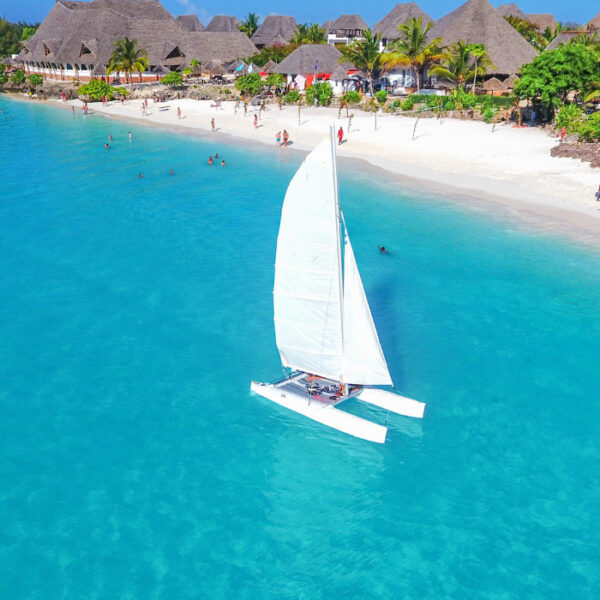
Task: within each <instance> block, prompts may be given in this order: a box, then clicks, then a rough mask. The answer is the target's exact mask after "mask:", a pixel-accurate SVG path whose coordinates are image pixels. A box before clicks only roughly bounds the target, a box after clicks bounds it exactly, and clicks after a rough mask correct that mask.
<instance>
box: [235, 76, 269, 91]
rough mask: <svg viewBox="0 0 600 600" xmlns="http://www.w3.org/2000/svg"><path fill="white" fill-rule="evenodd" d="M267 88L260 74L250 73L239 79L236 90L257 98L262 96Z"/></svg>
mask: <svg viewBox="0 0 600 600" xmlns="http://www.w3.org/2000/svg"><path fill="white" fill-rule="evenodd" d="M264 86H265V82H264V81H263V80H262V79H261V78H260V74H259V73H248V75H242V76H241V77H238V79H237V81H236V82H235V87H236V89H237V90H238V91H239V92H240V93H242V94H250V95H251V96H256V95H257V94H260V92H261V90H262V89H263V87H264Z"/></svg>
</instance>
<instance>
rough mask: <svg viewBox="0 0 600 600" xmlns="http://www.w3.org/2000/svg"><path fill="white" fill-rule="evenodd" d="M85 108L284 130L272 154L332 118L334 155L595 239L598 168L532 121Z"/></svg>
mask: <svg viewBox="0 0 600 600" xmlns="http://www.w3.org/2000/svg"><path fill="white" fill-rule="evenodd" d="M74 102H75V105H76V107H77V108H76V110H81V108H80V107H81V103H80V102H79V101H74ZM61 104H62V103H61ZM62 105H63V106H64V104H62ZM89 106H90V112H97V113H103V114H106V115H109V116H113V117H117V118H126V119H134V120H137V121H139V122H140V123H144V124H146V125H160V126H167V127H171V128H175V127H176V128H187V129H191V130H195V131H196V132H200V133H202V134H203V135H204V134H205V135H208V136H215V138H216V139H217V138H218V136H223V135H227V136H235V137H237V138H243V139H247V140H252V141H253V142H259V143H264V144H269V145H270V146H272V147H275V136H276V133H277V132H278V131H283V129H286V130H287V131H288V133H289V135H290V140H291V142H292V145H291V146H290V148H288V149H283V148H282V149H281V150H280V151H281V152H286V151H291V150H292V149H296V150H298V149H299V150H303V151H307V150H310V149H312V148H313V147H314V146H315V145H316V144H317V143H318V142H319V141H320V140H321V139H322V138H323V137H324V136H325V135H327V132H328V126H329V123H331V122H335V126H336V130H337V128H339V126H340V125H341V126H342V127H343V129H344V138H345V141H344V143H343V144H342V145H341V146H339V155H340V156H341V157H351V158H358V159H363V160H365V161H367V162H368V163H370V164H371V165H374V166H376V167H379V168H382V169H385V170H386V171H388V172H389V173H392V174H393V175H394V176H395V177H401V178H402V179H403V180H405V181H406V183H407V185H419V186H423V185H424V186H425V187H426V188H430V189H432V190H434V191H436V192H437V193H441V194H443V195H445V196H454V195H456V194H457V193H459V194H461V195H466V196H469V197H471V198H475V199H478V200H482V201H485V200H491V201H495V202H497V203H500V204H502V205H503V206H505V207H507V208H508V209H509V211H510V212H511V213H521V215H520V216H525V217H526V219H527V220H532V219H533V220H535V218H536V217H538V218H543V219H544V220H545V223H544V226H545V227H546V228H548V229H552V230H561V232H566V233H569V232H572V231H573V230H575V229H576V230H578V231H579V233H583V234H585V235H586V237H588V238H590V237H591V238H598V239H600V203H599V202H596V200H595V198H594V194H595V192H596V190H597V189H598V185H599V183H600V172H599V171H596V170H595V169H592V168H591V167H590V166H589V165H588V164H586V163H582V162H580V161H578V160H574V159H570V158H555V157H552V156H550V149H551V148H552V146H553V145H555V144H557V143H558V141H557V140H556V138H555V137H554V136H552V135H550V134H549V133H548V132H547V131H545V130H542V129H539V128H515V127H513V126H512V125H496V126H495V127H494V128H493V127H492V125H491V124H487V123H482V122H476V121H462V120H457V119H440V120H438V119H435V118H433V119H432V118H423V119H419V121H418V123H417V128H416V133H415V136H414V140H413V139H412V138H413V130H414V128H415V120H416V119H415V118H411V117H406V116H399V115H393V114H380V115H378V116H377V128H375V117H374V116H373V114H367V113H364V112H362V111H358V110H357V111H355V113H354V115H355V116H354V118H352V119H351V124H350V127H348V119H347V118H346V117H345V114H343V116H342V118H341V119H338V118H337V117H338V109H337V108H312V107H311V108H306V107H302V110H301V115H300V124H299V122H298V108H297V106H284V107H283V109H281V110H280V109H279V107H277V106H276V105H270V106H269V107H268V108H267V110H265V111H263V112H262V114H261V115H260V120H259V121H258V125H259V126H258V128H255V127H254V123H253V122H254V114H255V107H250V106H249V107H248V113H247V114H246V115H244V111H243V108H238V109H237V111H236V110H235V103H234V102H223V103H222V104H221V106H220V107H215V106H214V103H213V102H211V101H208V100H206V101H197V100H191V99H182V100H175V101H170V102H166V103H158V104H154V103H153V101H152V100H149V106H148V110H147V114H146V116H142V101H141V100H131V101H126V102H125V103H123V104H121V103H120V102H118V101H113V102H110V103H107V104H106V105H105V106H103V105H102V104H101V103H94V104H90V105H89ZM69 108H70V107H69ZM177 108H180V110H181V118H178V116H177ZM256 114H258V113H256ZM213 118H214V120H215V129H216V131H215V132H214V133H213V132H212V131H211V119H213Z"/></svg>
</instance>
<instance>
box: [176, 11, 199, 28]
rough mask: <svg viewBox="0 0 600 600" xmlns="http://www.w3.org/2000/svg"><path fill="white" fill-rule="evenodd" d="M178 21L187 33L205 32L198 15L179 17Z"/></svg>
mask: <svg viewBox="0 0 600 600" xmlns="http://www.w3.org/2000/svg"><path fill="white" fill-rule="evenodd" d="M176 21H177V23H179V25H181V27H183V29H185V30H186V31H204V25H202V23H201V22H200V19H199V18H198V16H197V15H179V16H178V17H177V19H176Z"/></svg>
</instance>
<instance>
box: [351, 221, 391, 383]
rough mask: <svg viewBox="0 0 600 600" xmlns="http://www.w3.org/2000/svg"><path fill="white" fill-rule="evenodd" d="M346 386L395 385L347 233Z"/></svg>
mask: <svg viewBox="0 0 600 600" xmlns="http://www.w3.org/2000/svg"><path fill="white" fill-rule="evenodd" d="M343 314H344V378H343V381H344V383H356V384H362V385H392V378H391V377H390V373H389V371H388V367H387V363H386V361H385V356H384V355H383V350H382V349H381V344H380V343H379V337H378V336H377V330H376V329H375V323H373V317H372V316H371V310H370V309H369V303H368V302H367V297H366V295H365V290H364V288H363V284H362V281H361V278H360V273H359V272H358V266H357V264H356V259H355V258H354V251H353V250H352V245H351V244H350V238H349V237H348V232H347V231H346V235H345V240H344V307H343Z"/></svg>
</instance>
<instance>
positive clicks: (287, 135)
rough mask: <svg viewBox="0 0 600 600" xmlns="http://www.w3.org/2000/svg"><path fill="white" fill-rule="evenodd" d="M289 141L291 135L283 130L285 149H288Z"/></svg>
mask: <svg viewBox="0 0 600 600" xmlns="http://www.w3.org/2000/svg"><path fill="white" fill-rule="evenodd" d="M289 139H290V134H289V133H288V132H287V131H286V130H285V129H284V130H283V147H284V148H287V146H288V140H289Z"/></svg>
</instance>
